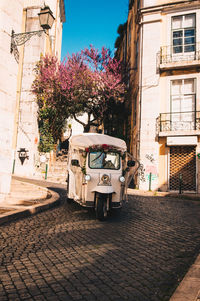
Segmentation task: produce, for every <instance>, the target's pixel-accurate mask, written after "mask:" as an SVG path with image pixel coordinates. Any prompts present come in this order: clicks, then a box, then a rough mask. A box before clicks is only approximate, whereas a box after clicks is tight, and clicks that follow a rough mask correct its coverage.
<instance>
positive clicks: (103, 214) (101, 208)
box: [95, 193, 108, 221]
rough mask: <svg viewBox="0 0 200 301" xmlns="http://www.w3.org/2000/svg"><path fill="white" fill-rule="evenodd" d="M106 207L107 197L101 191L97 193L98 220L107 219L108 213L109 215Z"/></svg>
mask: <svg viewBox="0 0 200 301" xmlns="http://www.w3.org/2000/svg"><path fill="white" fill-rule="evenodd" d="M106 207H107V200H106V197H105V196H104V195H102V194H100V193H99V194H97V196H96V204H95V210H96V218H97V219H98V220H100V221H104V220H106V218H107V215H108V212H107V208H106Z"/></svg>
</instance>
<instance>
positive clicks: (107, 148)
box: [85, 144, 125, 157]
mask: <svg viewBox="0 0 200 301" xmlns="http://www.w3.org/2000/svg"><path fill="white" fill-rule="evenodd" d="M99 151H100V152H104V153H106V152H117V153H119V154H120V156H121V157H123V156H124V154H125V152H123V151H122V150H121V149H120V148H118V147H116V146H113V145H109V144H94V145H91V146H89V147H86V148H85V152H86V153H89V152H99Z"/></svg>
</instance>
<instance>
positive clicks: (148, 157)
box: [145, 154, 155, 163]
mask: <svg viewBox="0 0 200 301" xmlns="http://www.w3.org/2000/svg"><path fill="white" fill-rule="evenodd" d="M145 158H146V159H147V160H149V161H150V162H151V163H154V162H155V159H154V157H153V154H150V155H149V154H146V156H145Z"/></svg>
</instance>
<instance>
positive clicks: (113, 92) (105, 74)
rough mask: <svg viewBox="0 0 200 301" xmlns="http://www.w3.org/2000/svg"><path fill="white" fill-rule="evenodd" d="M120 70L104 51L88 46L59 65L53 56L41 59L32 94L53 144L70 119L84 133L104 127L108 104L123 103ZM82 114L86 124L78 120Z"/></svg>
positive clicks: (108, 53)
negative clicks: (94, 127) (73, 120)
mask: <svg viewBox="0 0 200 301" xmlns="http://www.w3.org/2000/svg"><path fill="white" fill-rule="evenodd" d="M121 68H122V65H121V63H120V62H119V61H117V60H116V59H115V58H113V57H112V56H111V53H110V51H109V49H107V48H105V47H102V49H101V51H99V50H97V49H95V48H94V47H93V46H90V48H86V49H84V50H82V51H81V52H80V53H76V54H73V55H72V56H68V57H67V58H66V59H65V60H64V61H63V62H61V63H59V62H58V60H57V59H56V57H54V56H45V57H41V60H40V61H39V62H38V64H37V65H36V68H35V74H36V77H35V80H34V82H33V86H32V91H33V93H34V94H35V95H36V98H37V102H38V106H39V121H41V123H42V122H43V118H44V115H45V114H46V115H47V116H46V115H45V116H46V118H47V120H48V123H49V125H48V126H49V129H50V131H51V133H52V137H53V140H54V141H56V139H58V138H59V135H60V134H61V132H62V131H61V129H62V128H63V126H64V124H65V120H66V119H67V118H68V117H69V116H71V117H73V118H74V119H75V120H76V121H78V122H79V123H81V124H82V125H83V126H84V130H85V131H89V129H90V127H91V126H97V127H98V126H100V125H102V124H103V122H104V118H105V116H106V112H107V110H108V107H110V104H113V103H122V102H123V100H124V95H125V84H124V83H123V80H122V72H121V71H122V70H121ZM44 113H45V114H44ZM83 113H86V114H87V116H88V117H87V122H86V123H84V122H83V121H81V120H80V119H79V117H80V115H82V114H83Z"/></svg>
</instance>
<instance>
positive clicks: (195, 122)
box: [157, 111, 200, 132]
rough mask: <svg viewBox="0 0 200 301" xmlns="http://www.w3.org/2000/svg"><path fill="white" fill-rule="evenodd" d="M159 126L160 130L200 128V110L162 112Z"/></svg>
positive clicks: (158, 121) (191, 129) (158, 122)
mask: <svg viewBox="0 0 200 301" xmlns="http://www.w3.org/2000/svg"><path fill="white" fill-rule="evenodd" d="M157 127H158V131H159V132H168V131H193V130H200V111H194V112H191V111H190V112H173V113H161V114H160V116H159V118H158V120H157Z"/></svg>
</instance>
